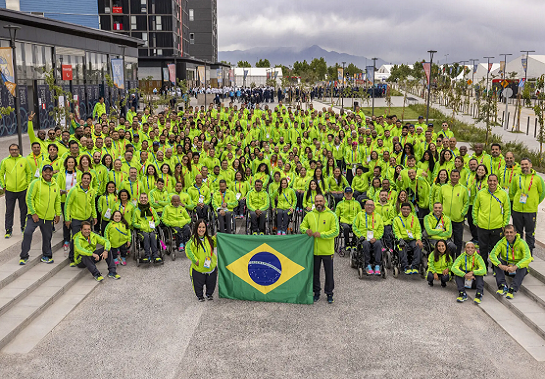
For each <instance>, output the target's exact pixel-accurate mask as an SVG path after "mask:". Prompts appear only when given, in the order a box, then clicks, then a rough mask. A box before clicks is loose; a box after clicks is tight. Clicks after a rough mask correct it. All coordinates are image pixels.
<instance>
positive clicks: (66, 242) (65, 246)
mask: <svg viewBox="0 0 545 379" xmlns="http://www.w3.org/2000/svg"><path fill="white" fill-rule="evenodd" d="M62 247H63V248H64V251H68V249H69V248H70V242H68V241H64V244H63V245H62Z"/></svg>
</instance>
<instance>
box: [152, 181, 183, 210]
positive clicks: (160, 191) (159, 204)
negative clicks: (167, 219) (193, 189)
mask: <svg viewBox="0 0 545 379" xmlns="http://www.w3.org/2000/svg"><path fill="white" fill-rule="evenodd" d="M180 186H181V183H180ZM170 196H171V195H170V194H169V193H168V191H167V190H166V189H165V181H164V180H163V179H157V183H156V187H155V188H154V189H152V190H151V191H150V193H149V196H148V197H149V199H150V203H151V206H152V207H153V209H155V210H156V211H157V213H158V214H159V213H162V212H163V209H164V208H165V207H166V206H167V205H169V204H170Z"/></svg>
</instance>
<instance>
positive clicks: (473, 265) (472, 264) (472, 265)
mask: <svg viewBox="0 0 545 379" xmlns="http://www.w3.org/2000/svg"><path fill="white" fill-rule="evenodd" d="M465 258H466V274H467V272H468V271H467V254H466V256H465ZM474 267H475V253H473V262H472V263H471V270H472V271H473V268H474Z"/></svg>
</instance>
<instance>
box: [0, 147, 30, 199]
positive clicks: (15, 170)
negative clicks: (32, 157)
mask: <svg viewBox="0 0 545 379" xmlns="http://www.w3.org/2000/svg"><path fill="white" fill-rule="evenodd" d="M33 176H34V172H33V171H32V170H31V167H30V166H29V165H28V162H27V160H26V158H24V157H22V156H20V155H19V156H18V157H16V158H13V157H11V156H9V157H7V158H4V159H3V160H2V163H0V187H2V188H4V189H6V190H8V191H11V192H21V191H24V190H26V189H27V188H28V185H29V184H30V182H31V181H32V179H33Z"/></svg>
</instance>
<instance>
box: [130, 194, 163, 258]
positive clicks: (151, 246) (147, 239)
mask: <svg viewBox="0 0 545 379" xmlns="http://www.w3.org/2000/svg"><path fill="white" fill-rule="evenodd" d="M160 223H161V219H160V218H159V216H158V215H157V212H156V211H155V209H153V208H152V207H151V205H150V203H149V202H148V194H147V193H145V192H142V193H141V194H140V199H139V202H138V206H137V208H136V209H135V210H134V211H133V213H132V227H133V228H134V229H135V230H136V231H137V232H138V236H139V239H140V240H141V241H143V243H144V253H145V255H146V256H145V257H144V258H143V259H142V262H144V263H151V262H152V261H153V262H154V263H162V262H163V260H162V259H161V258H160V257H159V249H158V247H157V234H156V233H155V228H156V227H157V226H158V225H159V224H160Z"/></svg>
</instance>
